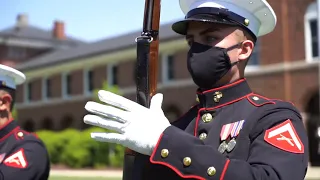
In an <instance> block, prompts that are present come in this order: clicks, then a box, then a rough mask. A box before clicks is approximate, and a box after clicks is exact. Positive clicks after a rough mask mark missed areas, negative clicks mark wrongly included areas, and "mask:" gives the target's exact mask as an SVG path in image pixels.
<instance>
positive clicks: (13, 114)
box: [12, 108, 18, 120]
mask: <svg viewBox="0 0 320 180" xmlns="http://www.w3.org/2000/svg"><path fill="white" fill-rule="evenodd" d="M12 116H13V119H14V120H18V111H17V109H16V108H13V110H12Z"/></svg>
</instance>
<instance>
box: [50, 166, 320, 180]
mask: <svg viewBox="0 0 320 180" xmlns="http://www.w3.org/2000/svg"><path fill="white" fill-rule="evenodd" d="M50 175H51V176H69V177H122V170H55V169H53V170H51V172H50ZM306 179H307V180H320V167H317V168H314V167H312V168H309V169H308V172H307V176H306Z"/></svg>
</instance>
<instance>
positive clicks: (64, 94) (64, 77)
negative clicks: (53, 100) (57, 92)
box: [61, 72, 71, 99]
mask: <svg viewBox="0 0 320 180" xmlns="http://www.w3.org/2000/svg"><path fill="white" fill-rule="evenodd" d="M68 75H71V73H70V72H63V73H62V74H61V82H62V86H61V88H62V89H61V91H62V98H63V99H68V98H70V96H71V95H70V94H67V87H68V86H67V76H68Z"/></svg>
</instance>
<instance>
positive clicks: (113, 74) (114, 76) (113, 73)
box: [107, 64, 118, 86]
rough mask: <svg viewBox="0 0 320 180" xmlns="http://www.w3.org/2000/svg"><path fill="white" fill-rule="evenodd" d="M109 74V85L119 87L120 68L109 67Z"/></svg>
mask: <svg viewBox="0 0 320 180" xmlns="http://www.w3.org/2000/svg"><path fill="white" fill-rule="evenodd" d="M107 73H108V74H107V79H108V84H109V85H111V86H115V85H118V66H117V65H114V64H112V65H111V64H110V65H108V69H107Z"/></svg>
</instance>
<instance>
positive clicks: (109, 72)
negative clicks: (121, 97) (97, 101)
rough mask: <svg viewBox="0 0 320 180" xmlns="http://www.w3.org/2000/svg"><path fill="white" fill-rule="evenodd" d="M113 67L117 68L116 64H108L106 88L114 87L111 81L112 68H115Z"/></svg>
mask: <svg viewBox="0 0 320 180" xmlns="http://www.w3.org/2000/svg"><path fill="white" fill-rule="evenodd" d="M115 66H118V64H117V63H113V64H108V65H107V83H108V86H114V84H113V82H112V79H113V74H112V68H113V67H115ZM118 68H119V66H118ZM111 82H112V83H111ZM118 83H119V82H118Z"/></svg>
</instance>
